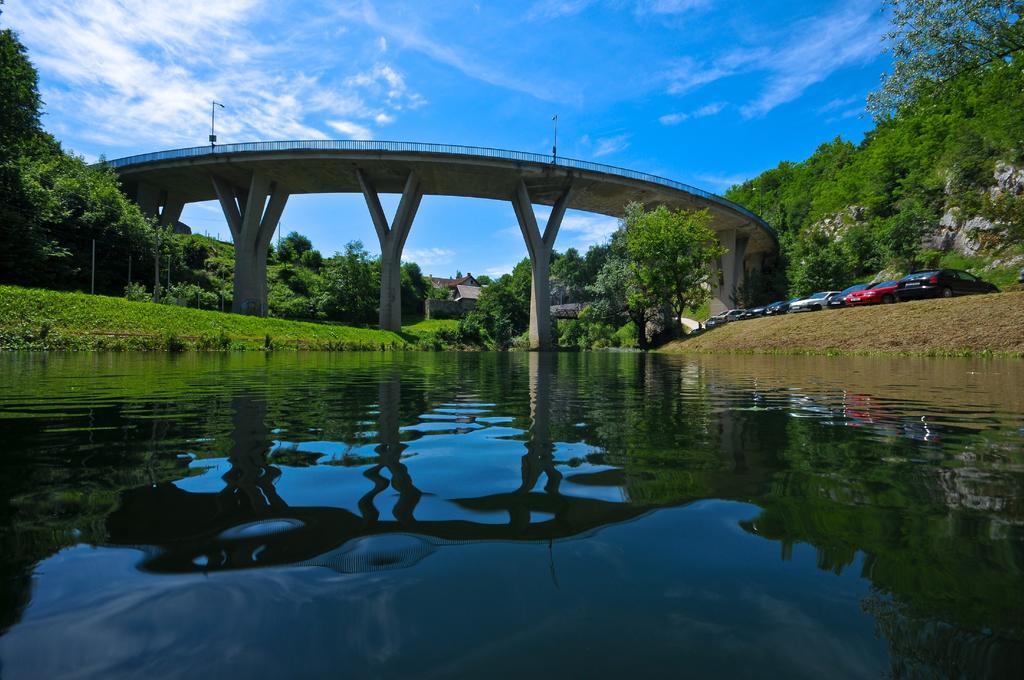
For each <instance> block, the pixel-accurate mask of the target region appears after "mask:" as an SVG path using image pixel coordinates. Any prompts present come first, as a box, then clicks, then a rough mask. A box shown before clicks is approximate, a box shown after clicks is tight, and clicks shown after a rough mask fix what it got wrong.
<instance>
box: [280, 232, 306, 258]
mask: <svg viewBox="0 0 1024 680" xmlns="http://www.w3.org/2000/svg"><path fill="white" fill-rule="evenodd" d="M312 250H313V242H312V241H310V240H309V238H308V237H306V236H303V235H302V234H300V233H299V232H297V231H293V232H290V233H289V234H288V235H287V236H285V237H284V238H283V239H281V244H280V245H279V246H278V248H277V259H279V260H280V261H281V262H300V261H301V260H302V256H303V255H304V254H305V253H308V252H311V251H312Z"/></svg>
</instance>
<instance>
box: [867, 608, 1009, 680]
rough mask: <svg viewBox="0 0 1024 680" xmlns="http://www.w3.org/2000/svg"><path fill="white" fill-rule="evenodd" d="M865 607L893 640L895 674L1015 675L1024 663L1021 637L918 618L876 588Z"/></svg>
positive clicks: (892, 669) (880, 631)
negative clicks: (1004, 636)
mask: <svg viewBox="0 0 1024 680" xmlns="http://www.w3.org/2000/svg"><path fill="white" fill-rule="evenodd" d="M861 609H863V611H864V612H865V613H867V614H869V615H871V617H872V618H873V619H874V620H875V632H876V634H877V635H879V636H881V637H883V638H884V639H885V640H886V642H887V643H888V645H889V653H890V661H889V663H890V667H889V672H890V673H891V675H892V677H894V678H920V677H944V678H957V677H967V678H1010V677H1019V675H1020V672H1021V669H1022V668H1024V646H1022V645H1021V644H1020V642H1019V641H1014V640H1008V639H1006V638H1003V637H999V636H994V635H990V634H987V633H980V632H973V631H970V630H964V629H962V628H958V627H956V626H952V625H950V624H948V623H946V622H944V621H939V620H936V619H933V618H923V619H922V618H916V617H914V615H913V614H912V613H911V612H910V611H909V607H907V605H906V604H904V603H902V602H900V601H899V600H894V599H893V598H892V597H889V596H887V595H883V594H882V593H880V592H879V591H878V590H877V589H873V591H872V594H871V595H869V596H868V597H866V598H864V600H862V601H861Z"/></svg>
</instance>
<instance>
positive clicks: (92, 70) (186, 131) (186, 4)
mask: <svg viewBox="0 0 1024 680" xmlns="http://www.w3.org/2000/svg"><path fill="white" fill-rule="evenodd" d="M272 11H273V10H272V9H271V8H268V7H265V6H263V5H262V4H261V3H260V2H258V0H218V1H217V2H209V1H208V0H180V1H176V2H174V3H155V4H154V3H141V2H118V3H113V2H101V1H100V0H79V1H75V0H54V1H53V2H46V3H18V4H15V5H8V6H7V7H5V13H4V18H5V19H6V20H7V21H8V22H9V23H10V25H11V26H12V27H13V28H14V29H15V30H17V31H19V33H20V34H21V37H22V40H23V41H24V42H25V43H26V44H27V45H28V47H29V51H30V53H31V54H32V59H33V61H34V62H35V63H36V65H37V67H38V68H39V69H40V72H41V74H42V76H43V78H42V82H43V95H44V99H45V101H46V103H47V108H48V110H49V111H50V112H51V113H55V114H59V116H60V117H61V119H62V120H61V122H62V123H63V124H64V127H65V129H72V130H75V135H76V136H77V138H78V139H77V140H69V141H72V142H75V141H80V140H87V141H91V142H95V143H99V144H102V145H106V146H110V147H124V146H136V147H138V146H151V145H152V146H158V145H163V146H169V145H176V146H184V145H189V144H203V143H205V141H206V135H207V134H208V132H209V123H210V110H209V106H210V104H209V102H210V100H213V99H216V100H217V101H221V102H223V103H224V104H226V105H227V108H226V109H224V110H223V111H221V110H218V116H217V134H218V136H219V137H220V141H221V143H229V142H233V141H245V140H250V139H281V138H285V139H300V138H314V139H316V138H324V137H326V135H325V134H324V132H323V131H322V130H320V129H319V128H318V123H317V122H316V121H317V120H318V119H319V118H320V116H324V117H331V118H333V119H335V120H336V121H337V122H342V123H349V122H351V121H355V122H352V124H354V125H359V126H360V128H361V129H362V130H365V129H366V124H374V123H377V122H378V120H384V119H387V120H388V122H390V121H391V120H393V119H394V115H395V112H397V111H400V110H402V109H410V108H416V107H417V106H419V105H422V102H423V100H422V98H421V97H420V96H419V95H418V94H416V93H414V92H411V91H410V90H409V88H408V87H406V86H405V82H404V79H403V77H402V75H401V74H400V73H399V72H398V71H396V70H395V69H394V68H393V67H391V66H388V65H386V64H379V65H378V66H377V67H375V71H374V72H373V73H374V75H376V76H377V78H376V79H374V80H372V81H371V82H370V83H368V84H367V85H366V86H362V87H360V86H353V85H349V84H348V83H347V81H346V77H345V75H344V74H340V75H338V74H337V71H336V70H334V71H330V70H326V69H323V68H319V67H318V66H317V65H316V62H324V61H327V56H328V55H329V54H330V53H333V52H334V50H335V49H336V48H335V46H333V45H332V46H321V47H314V46H310V45H306V44H304V45H303V46H302V47H301V49H300V48H297V47H294V45H296V42H295V41H294V40H286V39H283V38H282V36H280V35H274V36H270V37H264V33H262V32H261V33H255V32H254V31H252V30H250V28H249V27H250V25H251V23H254V22H256V21H259V20H261V19H263V18H266V15H267V14H268V13H270V12H272ZM281 30H282V31H287V30H288V29H287V28H286V27H282V29H281ZM300 52H301V55H302V56H303V59H302V60H296V59H295V58H294V57H295V55H296V54H297V53H300ZM304 68H309V69H311V70H310V71H309V72H307V71H304V70H303V69H304ZM327 74H330V75H327ZM378 124H379V123H378ZM360 136H368V135H365V134H363V135H360Z"/></svg>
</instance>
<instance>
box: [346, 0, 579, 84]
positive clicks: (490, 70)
mask: <svg viewBox="0 0 1024 680" xmlns="http://www.w3.org/2000/svg"><path fill="white" fill-rule="evenodd" d="M555 4H557V3H555ZM338 16H339V17H341V18H343V19H347V20H349V21H358V22H360V23H362V24H363V25H365V26H367V27H369V28H371V29H373V30H375V31H380V32H381V33H384V34H386V36H387V37H388V38H389V39H390V40H391V41H394V42H397V43H398V44H399V45H400V46H402V47H404V48H406V49H410V50H415V51H417V52H420V53H422V54H425V55H426V56H428V57H430V58H431V59H433V60H434V61H437V62H439V63H441V64H445V65H446V66H450V67H452V68H454V69H456V70H458V71H460V72H462V74H463V75H465V76H468V77H469V78H473V79H474V80H479V81H481V82H484V83H488V84H490V85H495V86H497V87H503V88H506V89H509V90H513V91H515V92H522V93H524V94H528V95H531V96H533V97H536V98H537V99H540V100H542V101H552V102H553V101H579V100H580V99H581V95H580V94H579V88H578V87H577V86H576V85H574V84H573V83H572V82H570V81H563V82H546V81H545V80H544V79H542V78H540V77H539V76H538V75H537V74H536V73H534V74H531V75H529V76H524V75H521V74H520V70H512V72H511V73H510V72H509V71H508V70H506V69H504V68H500V67H495V66H493V65H491V64H490V63H489V61H488V60H487V59H484V58H482V56H481V55H471V56H466V55H465V54H463V53H462V52H460V51H459V50H458V49H456V48H455V47H454V46H453V45H452V42H451V40H450V39H449V40H445V41H443V42H442V41H437V40H432V39H431V38H429V37H428V36H427V35H425V34H424V33H423V32H422V31H420V30H419V29H417V28H415V27H413V26H411V25H407V24H403V23H402V22H401V21H400V19H399V17H397V16H395V15H393V14H391V15H388V16H387V17H383V18H382V17H381V16H380V15H379V14H377V10H376V9H375V8H374V7H373V5H372V4H370V3H368V2H367V3H363V4H361V5H359V6H358V7H355V6H346V7H341V8H339V9H338Z"/></svg>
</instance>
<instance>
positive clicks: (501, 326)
mask: <svg viewBox="0 0 1024 680" xmlns="http://www.w3.org/2000/svg"><path fill="white" fill-rule="evenodd" d="M530 277H531V270H530V260H529V259H527V258H524V259H523V260H521V261H520V262H519V263H518V264H517V265H516V266H515V267H513V269H512V273H511V274H505V275H504V276H502V277H501V278H499V279H498V280H497V281H494V282H493V283H491V284H490V285H489V286H487V287H486V288H484V289H483V290H482V291H480V298H479V299H478V300H477V303H476V308H475V309H474V310H473V311H472V312H470V313H469V314H467V315H466V317H465V318H464V319H463V321H462V323H460V329H461V330H462V333H463V335H464V337H466V338H467V339H473V338H474V337H476V338H479V340H481V341H483V342H484V343H485V344H487V345H488V346H490V347H493V348H494V349H507V348H508V346H509V345H510V344H511V343H512V340H513V339H514V338H515V337H516V336H517V335H520V334H522V333H523V331H525V330H526V328H527V326H528V325H529V323H530Z"/></svg>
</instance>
